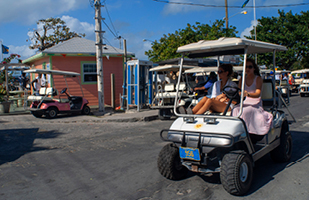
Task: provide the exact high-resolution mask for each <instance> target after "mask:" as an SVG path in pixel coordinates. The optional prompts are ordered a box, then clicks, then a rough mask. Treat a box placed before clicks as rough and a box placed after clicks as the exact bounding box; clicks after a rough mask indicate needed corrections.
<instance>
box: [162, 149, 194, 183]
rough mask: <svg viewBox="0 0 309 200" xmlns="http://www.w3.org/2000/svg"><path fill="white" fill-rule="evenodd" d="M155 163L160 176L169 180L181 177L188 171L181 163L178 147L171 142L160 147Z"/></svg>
mask: <svg viewBox="0 0 309 200" xmlns="http://www.w3.org/2000/svg"><path fill="white" fill-rule="evenodd" d="M157 164H158V169H159V172H160V173H161V174H162V176H164V177H165V178H168V179H171V180H180V179H183V178H185V177H186V175H187V173H188V169H187V168H186V167H185V166H183V165H182V164H181V161H180V157H179V149H178V147H177V146H176V145H175V144H173V143H170V144H167V145H165V146H164V147H163V148H162V150H161V151H160V153H159V157H158V161H157Z"/></svg>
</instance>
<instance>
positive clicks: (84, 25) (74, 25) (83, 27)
mask: <svg viewBox="0 0 309 200" xmlns="http://www.w3.org/2000/svg"><path fill="white" fill-rule="evenodd" d="M61 19H62V20H63V21H65V23H66V25H67V27H69V28H70V31H72V32H76V33H81V34H83V33H85V34H86V38H87V39H90V40H93V39H94V38H95V33H94V30H95V25H94V24H90V23H88V22H81V21H79V20H78V19H76V18H74V17H70V16H62V17H61Z"/></svg>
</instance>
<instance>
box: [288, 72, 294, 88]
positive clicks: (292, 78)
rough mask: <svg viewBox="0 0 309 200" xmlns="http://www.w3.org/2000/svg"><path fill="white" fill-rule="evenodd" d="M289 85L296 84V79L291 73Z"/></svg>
mask: <svg viewBox="0 0 309 200" xmlns="http://www.w3.org/2000/svg"><path fill="white" fill-rule="evenodd" d="M289 84H290V85H293V84H294V77H293V76H292V74H290V73H289Z"/></svg>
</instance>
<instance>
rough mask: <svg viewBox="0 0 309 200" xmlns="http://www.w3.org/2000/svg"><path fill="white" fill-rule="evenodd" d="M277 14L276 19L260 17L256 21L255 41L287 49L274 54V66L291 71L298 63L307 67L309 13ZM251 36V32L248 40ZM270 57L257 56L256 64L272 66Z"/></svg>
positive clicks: (265, 55)
mask: <svg viewBox="0 0 309 200" xmlns="http://www.w3.org/2000/svg"><path fill="white" fill-rule="evenodd" d="M278 14H279V16H278V17H262V18H261V19H259V20H258V22H259V23H258V26H257V27H256V32H257V40H260V41H265V42H271V43H275V44H279V45H283V46H286V47H287V48H288V50H287V51H285V52H276V64H277V65H278V66H279V67H280V68H281V69H287V70H288V69H290V68H291V69H292V68H293V67H295V66H298V64H296V62H297V63H299V62H298V61H301V62H300V63H301V64H302V65H303V66H306V65H308V63H307V62H308V55H309V47H308V44H309V31H308V27H309V11H307V12H301V13H300V14H296V15H293V14H292V12H291V11H290V12H287V13H285V12H284V11H280V10H278ZM253 36H254V32H253V31H251V37H248V38H250V39H253ZM272 55H273V54H272V53H266V54H260V55H258V64H265V65H266V66H272V63H273V59H272ZM294 63H295V64H294ZM293 65H294V66H293ZM292 66H293V67H292Z"/></svg>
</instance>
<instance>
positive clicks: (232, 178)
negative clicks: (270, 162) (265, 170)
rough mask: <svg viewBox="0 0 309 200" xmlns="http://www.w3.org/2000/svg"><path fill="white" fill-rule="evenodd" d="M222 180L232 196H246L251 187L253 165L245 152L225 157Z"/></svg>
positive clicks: (232, 153) (229, 154)
mask: <svg viewBox="0 0 309 200" xmlns="http://www.w3.org/2000/svg"><path fill="white" fill-rule="evenodd" d="M220 179H221V183H222V185H223V188H224V189H225V190H226V191H227V192H228V193H230V194H232V195H244V194H245V193H247V192H248V190H249V189H250V187H251V184H252V179H253V163H252V160H251V159H250V158H249V156H248V154H247V153H246V152H245V151H235V152H230V153H227V154H225V155H224V157H223V159H222V162H221V172H220Z"/></svg>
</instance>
